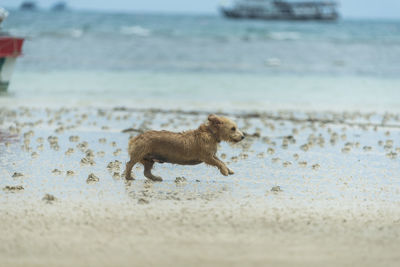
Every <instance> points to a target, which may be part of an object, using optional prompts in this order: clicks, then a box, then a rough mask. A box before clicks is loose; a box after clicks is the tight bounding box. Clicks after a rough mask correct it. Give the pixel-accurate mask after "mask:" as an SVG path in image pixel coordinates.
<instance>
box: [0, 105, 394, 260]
mask: <svg viewBox="0 0 400 267" xmlns="http://www.w3.org/2000/svg"><path fill="white" fill-rule="evenodd" d="M211 112H215V110H209V111H189V110H187V111H182V110H154V109H130V108H121V107H117V108H106V109H99V108H90V107H85V108H79V107H74V108H59V109H44V108H32V107H31V108H29V107H25V108H23V107H19V108H12V107H8V108H2V109H1V110H0V113H1V118H2V119H1V121H0V123H1V124H0V129H1V132H0V133H1V134H0V166H1V171H0V175H1V179H0V187H1V189H2V190H1V191H0V202H1V203H0V225H1V228H0V241H1V242H0V259H1V264H0V265H2V266H49V265H51V266H72V265H73V266H161V265H162V266H397V265H398V262H399V260H400V254H399V253H398V244H399V240H400V189H399V188H398V184H399V181H400V180H399V177H400V171H399V168H398V167H399V161H398V159H399V157H398V154H399V153H400V148H399V146H400V144H399V133H400V132H399V129H400V121H399V115H398V114H395V113H384V114H379V113H360V112H344V113H336V112H323V111H320V112H293V111H275V112H260V113H246V112H231V113H227V114H225V115H227V116H229V117H231V118H233V119H234V120H235V121H237V122H238V126H239V127H240V128H241V129H242V130H243V131H244V132H246V133H247V138H246V139H245V140H244V141H243V142H241V143H238V144H235V145H229V144H222V145H221V147H220V149H219V152H218V154H219V156H220V157H221V158H223V159H224V161H226V162H227V163H228V166H229V167H230V168H232V169H233V170H234V171H235V175H233V176H229V177H224V176H222V175H221V174H220V173H219V171H218V170H217V169H214V168H211V167H207V166H205V165H198V166H176V165H169V164H159V165H157V166H156V169H155V171H154V172H155V173H156V174H160V175H162V176H163V178H164V181H163V182H162V183H154V182H149V181H147V180H146V179H145V178H144V177H143V174H142V167H141V166H139V167H137V168H136V169H134V173H135V180H134V181H132V182H126V181H125V180H124V179H123V178H121V177H122V173H123V171H124V164H125V162H126V161H127V159H128V155H127V142H128V139H129V136H130V135H136V134H138V133H139V132H142V131H145V130H147V129H166V130H175V131H180V130H185V129H191V128H195V127H197V126H198V125H199V124H200V123H201V122H203V121H204V120H205V119H206V114H207V113H211ZM178 177H179V178H178ZM182 177H183V178H182Z"/></svg>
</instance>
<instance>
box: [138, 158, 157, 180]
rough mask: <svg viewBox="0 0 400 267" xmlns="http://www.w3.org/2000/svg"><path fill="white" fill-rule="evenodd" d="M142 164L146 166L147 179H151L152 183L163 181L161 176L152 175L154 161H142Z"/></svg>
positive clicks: (145, 174)
mask: <svg viewBox="0 0 400 267" xmlns="http://www.w3.org/2000/svg"><path fill="white" fill-rule="evenodd" d="M141 163H142V164H143V166H144V176H146V177H147V178H149V179H150V180H152V181H157V182H161V181H162V178H161V177H160V176H154V175H153V174H152V173H151V169H152V168H153V165H154V161H153V160H143V161H141Z"/></svg>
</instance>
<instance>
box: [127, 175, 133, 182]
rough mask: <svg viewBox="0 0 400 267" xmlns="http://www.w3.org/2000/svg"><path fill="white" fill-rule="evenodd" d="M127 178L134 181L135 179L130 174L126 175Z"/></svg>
mask: <svg viewBox="0 0 400 267" xmlns="http://www.w3.org/2000/svg"><path fill="white" fill-rule="evenodd" d="M125 180H127V181H133V180H135V179H133V177H132V176H130V175H125Z"/></svg>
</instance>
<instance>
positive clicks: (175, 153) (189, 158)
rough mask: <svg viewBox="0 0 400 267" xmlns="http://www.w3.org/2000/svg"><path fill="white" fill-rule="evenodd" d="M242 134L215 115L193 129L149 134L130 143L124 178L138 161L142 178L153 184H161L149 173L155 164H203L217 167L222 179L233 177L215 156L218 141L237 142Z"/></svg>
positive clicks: (230, 123) (141, 135) (149, 132)
mask: <svg viewBox="0 0 400 267" xmlns="http://www.w3.org/2000/svg"><path fill="white" fill-rule="evenodd" d="M243 138H244V135H243V133H242V132H241V131H239V129H238V128H237V125H236V123H235V122H233V121H232V120H230V119H228V118H225V117H219V116H216V115H214V114H211V115H209V116H208V120H207V122H206V123H203V124H201V125H200V126H199V128H197V129H196V130H189V131H185V132H180V133H175V132H169V131H148V132H145V133H143V134H140V135H138V136H136V137H134V138H132V139H131V140H130V141H129V149H128V152H129V155H130V160H129V162H128V163H126V170H125V178H126V179H127V180H133V178H132V176H131V172H132V168H133V166H134V165H135V164H136V163H138V162H140V163H142V164H143V166H144V176H146V177H147V178H149V179H151V180H153V181H162V178H161V177H159V176H154V175H153V174H152V173H151V169H152V168H153V165H154V163H156V162H158V163H164V162H165V163H173V164H180V165H197V164H200V163H203V162H204V163H206V164H208V165H211V166H215V167H217V168H218V169H219V170H220V171H221V173H222V174H223V175H225V176H227V175H229V174H233V173H234V172H233V171H232V170H231V169H229V168H228V167H227V166H226V165H225V163H224V162H222V161H221V160H220V159H219V158H218V157H217V156H216V153H217V147H218V143H219V142H221V141H226V142H234V143H237V142H239V141H241V140H243Z"/></svg>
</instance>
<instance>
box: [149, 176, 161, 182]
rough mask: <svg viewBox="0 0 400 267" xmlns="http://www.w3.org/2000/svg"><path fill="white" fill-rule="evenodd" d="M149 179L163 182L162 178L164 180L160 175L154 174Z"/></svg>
mask: <svg viewBox="0 0 400 267" xmlns="http://www.w3.org/2000/svg"><path fill="white" fill-rule="evenodd" d="M149 179H150V180H152V181H154V182H162V180H163V179H162V178H161V177H160V176H152V177H151V178H149Z"/></svg>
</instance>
